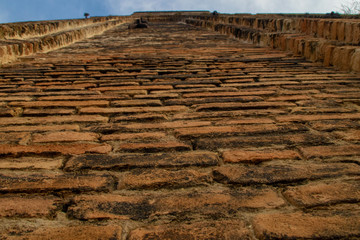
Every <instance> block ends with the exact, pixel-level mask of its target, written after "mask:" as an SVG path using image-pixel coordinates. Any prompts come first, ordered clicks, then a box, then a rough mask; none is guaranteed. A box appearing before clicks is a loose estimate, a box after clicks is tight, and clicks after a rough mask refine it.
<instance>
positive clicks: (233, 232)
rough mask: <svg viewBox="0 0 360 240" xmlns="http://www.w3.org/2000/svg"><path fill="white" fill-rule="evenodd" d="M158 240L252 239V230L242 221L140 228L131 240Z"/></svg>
mask: <svg viewBox="0 0 360 240" xmlns="http://www.w3.org/2000/svg"><path fill="white" fill-rule="evenodd" d="M150 237H152V238H157V239H166V238H169V239H251V233H250V230H249V229H248V228H247V227H246V223H245V222H243V221H241V220H233V221H231V220H222V221H204V222H195V223H191V224H171V225H170V224H169V225H158V226H149V227H143V228H138V229H135V230H133V231H131V232H130V235H129V240H140V239H147V238H150Z"/></svg>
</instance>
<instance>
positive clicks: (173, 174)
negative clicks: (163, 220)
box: [118, 169, 211, 189]
mask: <svg viewBox="0 0 360 240" xmlns="http://www.w3.org/2000/svg"><path fill="white" fill-rule="evenodd" d="M210 182H211V178H210V176H209V175H208V174H206V173H201V172H199V171H196V170H180V171H169V170H164V169H151V170H141V171H138V170H137V171H133V172H130V173H126V174H124V175H122V176H121V177H120V180H119V184H118V189H158V188H186V187H192V186H199V185H206V184H207V183H210Z"/></svg>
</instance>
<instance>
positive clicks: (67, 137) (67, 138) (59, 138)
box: [32, 131, 99, 143]
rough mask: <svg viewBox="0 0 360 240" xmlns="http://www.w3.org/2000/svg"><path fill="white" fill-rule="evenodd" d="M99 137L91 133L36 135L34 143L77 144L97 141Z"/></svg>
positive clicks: (70, 132) (71, 132)
mask: <svg viewBox="0 0 360 240" xmlns="http://www.w3.org/2000/svg"><path fill="white" fill-rule="evenodd" d="M98 138H99V135H98V134H96V133H90V132H73V131H64V132H52V133H45V134H35V135H34V136H33V140H32V141H33V142H34V143H45V142H76V141H97V140H98Z"/></svg>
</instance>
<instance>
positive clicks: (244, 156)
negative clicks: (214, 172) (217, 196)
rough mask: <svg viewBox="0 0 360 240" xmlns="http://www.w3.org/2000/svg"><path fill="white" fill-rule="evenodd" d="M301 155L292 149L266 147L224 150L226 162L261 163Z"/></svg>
mask: <svg viewBox="0 0 360 240" xmlns="http://www.w3.org/2000/svg"><path fill="white" fill-rule="evenodd" d="M299 158H300V155H299V154H298V153H297V152H295V151H292V150H282V149H264V150H229V151H224V152H223V159H224V162H227V163H259V162H264V161H271V160H276V159H299Z"/></svg>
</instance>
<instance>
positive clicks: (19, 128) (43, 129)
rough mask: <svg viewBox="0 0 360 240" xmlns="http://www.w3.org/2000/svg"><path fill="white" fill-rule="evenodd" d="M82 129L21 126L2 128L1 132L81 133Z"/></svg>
mask: <svg viewBox="0 0 360 240" xmlns="http://www.w3.org/2000/svg"><path fill="white" fill-rule="evenodd" d="M79 130H80V127H79V125H76V124H64V125H45V126H43V125H33V126H27V125H19V126H6V127H0V132H47V131H79Z"/></svg>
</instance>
